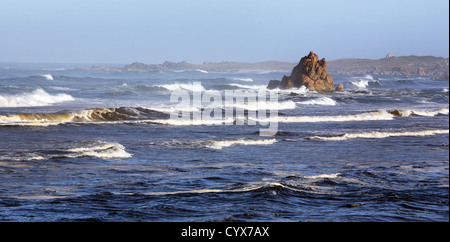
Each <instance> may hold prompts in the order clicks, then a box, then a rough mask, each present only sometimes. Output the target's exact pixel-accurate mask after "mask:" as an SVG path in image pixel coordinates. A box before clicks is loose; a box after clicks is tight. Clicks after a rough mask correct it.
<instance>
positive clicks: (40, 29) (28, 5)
mask: <svg viewBox="0 0 450 242" xmlns="http://www.w3.org/2000/svg"><path fill="white" fill-rule="evenodd" d="M309 51H314V52H315V53H317V54H318V55H319V58H322V57H325V58H326V59H327V60H335V59H341V58H367V59H379V58H383V57H384V56H386V54H387V53H388V52H391V53H392V54H394V55H396V56H405V55H433V56H440V57H446V58H447V57H448V56H449V1H448V0H421V1H418V0H377V1H373V0H370V1H366V0H339V1H337V0H321V1H311V0H308V1H300V0H270V1H269V0H184V1H182V0H158V1H156V0H155V1H153V0H127V1H125V0H122V1H118V0H39V1H37V0H0V62H25V63H111V64H113V63H116V64H128V63H132V62H135V61H139V62H143V63H154V64H157V63H162V62H164V61H166V60H168V61H175V62H179V61H188V62H191V63H197V64H201V63H202V62H203V61H206V60H208V61H213V62H220V61H243V62H258V61H267V60H278V61H288V62H297V61H298V60H300V58H301V57H303V56H305V55H307V54H308V53H309Z"/></svg>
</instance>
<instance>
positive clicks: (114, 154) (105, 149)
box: [67, 142, 133, 159]
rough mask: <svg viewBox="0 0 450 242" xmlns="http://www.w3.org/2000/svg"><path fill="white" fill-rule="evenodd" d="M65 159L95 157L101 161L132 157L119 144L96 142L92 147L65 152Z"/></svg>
mask: <svg viewBox="0 0 450 242" xmlns="http://www.w3.org/2000/svg"><path fill="white" fill-rule="evenodd" d="M67 151H68V152H69V154H68V155H67V157H72V158H76V157H84V156H90V157H97V158H103V159H114V158H130V157H132V156H133V155H132V154H130V153H128V152H126V151H125V146H123V145H121V144H119V143H107V142H97V143H96V144H94V145H92V146H86V147H79V148H73V149H69V150H67Z"/></svg>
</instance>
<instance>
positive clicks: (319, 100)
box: [297, 97, 337, 106]
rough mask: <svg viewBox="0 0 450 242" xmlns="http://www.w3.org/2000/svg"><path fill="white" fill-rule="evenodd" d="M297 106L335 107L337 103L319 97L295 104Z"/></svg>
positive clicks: (330, 99) (327, 98)
mask: <svg viewBox="0 0 450 242" xmlns="http://www.w3.org/2000/svg"><path fill="white" fill-rule="evenodd" d="M297 103H298V104H302V105H323V106H335V105H337V102H336V101H334V100H333V99H332V98H329V97H321V98H316V99H311V100H307V101H303V102H297Z"/></svg>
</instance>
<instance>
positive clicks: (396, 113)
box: [387, 108, 449, 117]
mask: <svg viewBox="0 0 450 242" xmlns="http://www.w3.org/2000/svg"><path fill="white" fill-rule="evenodd" d="M387 112H389V113H390V114H392V115H394V116H398V117H409V116H411V115H417V116H427V117H431V116H436V115H439V114H442V115H448V113H449V109H448V108H441V109H435V110H410V109H407V110H399V109H393V110H388V111H387Z"/></svg>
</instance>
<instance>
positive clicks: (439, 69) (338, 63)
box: [90, 54, 449, 77]
mask: <svg viewBox="0 0 450 242" xmlns="http://www.w3.org/2000/svg"><path fill="white" fill-rule="evenodd" d="M296 64H297V63H294V62H281V61H264V62H256V63H245V62H228V61H226V62H225V61H223V62H209V61H205V62H203V64H192V63H188V62H185V61H183V62H170V61H166V62H164V63H162V64H144V63H141V62H134V63H132V64H128V65H125V66H123V67H118V66H99V65H94V66H92V67H91V68H90V70H102V71H124V72H147V71H185V70H198V71H206V72H248V71H278V72H290V71H291V70H292V68H293V67H294V66H295V65H296ZM327 68H328V72H329V73H330V74H332V75H333V74H343V75H354V74H371V75H419V76H434V77H442V76H448V75H449V58H443V57H434V56H413V55H411V56H398V57H397V56H392V55H390V54H389V55H388V56H386V57H385V58H381V59H356V58H346V59H338V60H332V61H328V67H327Z"/></svg>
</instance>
